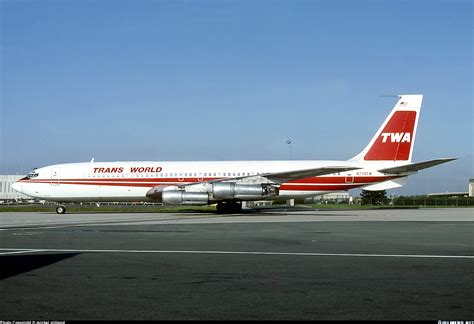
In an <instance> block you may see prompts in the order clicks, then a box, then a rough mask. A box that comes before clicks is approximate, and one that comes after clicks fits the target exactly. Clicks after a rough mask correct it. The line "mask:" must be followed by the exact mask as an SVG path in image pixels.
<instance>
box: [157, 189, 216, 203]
mask: <svg viewBox="0 0 474 324" xmlns="http://www.w3.org/2000/svg"><path fill="white" fill-rule="evenodd" d="M161 201H162V203H163V204H165V205H207V204H208V203H209V195H208V194H207V192H186V191H182V190H166V191H162V193H161Z"/></svg>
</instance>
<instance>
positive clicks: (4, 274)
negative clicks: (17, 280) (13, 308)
mask: <svg viewBox="0 0 474 324" xmlns="http://www.w3.org/2000/svg"><path fill="white" fill-rule="evenodd" d="M78 254H80V253H54V254H24V255H3V256H0V280H3V279H5V278H8V277H13V276H16V275H18V274H21V273H25V272H28V271H32V270H35V269H39V268H42V267H46V266H48V265H51V264H53V263H56V262H59V261H62V260H65V259H68V258H72V257H74V256H76V255H78Z"/></svg>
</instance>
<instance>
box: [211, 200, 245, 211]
mask: <svg viewBox="0 0 474 324" xmlns="http://www.w3.org/2000/svg"><path fill="white" fill-rule="evenodd" d="M216 209H217V212H218V213H240V212H242V203H240V202H238V201H232V200H228V201H227V200H224V201H219V202H218V203H217V206H216Z"/></svg>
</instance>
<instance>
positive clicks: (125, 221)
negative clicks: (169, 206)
mask: <svg viewBox="0 0 474 324" xmlns="http://www.w3.org/2000/svg"><path fill="white" fill-rule="evenodd" d="M209 218H216V216H214V215H210V216H208V217H187V218H156V217H155V218H141V219H140V218H138V219H132V220H130V219H119V220H106V221H95V222H93V223H86V222H82V223H69V224H68V223H66V224H50V225H46V226H41V225H40V224H38V226H35V224H28V225H25V226H28V227H22V226H11V227H3V228H0V231H15V230H32V229H33V230H34V229H54V228H66V227H83V226H105V225H122V224H124V225H127V224H130V225H133V224H134V223H140V222H149V221H150V222H167V221H176V222H177V223H178V222H179V221H187V220H196V219H197V220H199V219H209ZM137 225H141V224H137ZM32 226H33V227H32Z"/></svg>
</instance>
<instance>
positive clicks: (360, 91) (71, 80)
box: [0, 0, 474, 194]
mask: <svg viewBox="0 0 474 324" xmlns="http://www.w3.org/2000/svg"><path fill="white" fill-rule="evenodd" d="M0 3H1V7H0V10H1V88H0V89H1V110H0V127H1V132H0V136H1V137H0V143H1V146H0V170H1V171H0V173H5V172H7V173H10V174H12V173H13V174H15V173H20V172H23V173H26V172H27V171H28V170H29V169H31V168H33V167H40V166H45V165H50V164H56V163H65V162H78V161H88V160H90V159H91V158H92V157H95V159H96V161H117V160H120V161H126V160H252V159H257V160H265V159H270V160H278V159H288V158H289V145H287V144H285V141H286V139H288V138H291V140H292V144H291V146H292V147H291V149H292V158H293V159H305V160H307V159H348V158H350V157H352V156H353V155H355V154H357V153H358V152H359V151H360V150H362V149H363V148H364V147H365V145H366V144H367V142H368V141H369V140H370V138H371V137H372V136H373V134H374V132H375V131H376V130H377V128H378V127H379V126H380V124H381V123H382V121H383V120H384V118H385V116H386V115H387V114H388V112H389V111H390V109H391V108H392V107H393V105H394V103H395V100H396V98H390V97H382V96H383V95H391V94H401V93H422V94H424V96H425V97H424V102H423V107H422V114H421V118H420V122H419V128H418V134H417V139H416V144H415V152H414V160H415V161H421V160H425V159H431V158H436V157H451V156H454V157H459V158H460V159H459V160H458V161H455V162H451V163H449V164H446V165H442V166H439V167H435V168H433V169H430V170H426V171H423V172H421V173H420V174H419V175H416V176H413V177H411V178H410V179H409V183H408V185H406V186H405V187H404V188H403V189H399V190H396V191H391V192H390V193H392V192H393V193H395V194H411V193H426V191H427V190H428V191H429V192H439V191H467V183H468V179H469V178H473V177H474V165H473V152H474V146H473V138H474V132H473V123H474V115H473V104H472V93H473V83H472V75H473V67H472V59H473V58H472V54H473V53H472V41H473V35H472V27H473V26H472V20H473V19H472V18H473V17H472V16H473V7H472V3H471V1H459V0H458V1H417V0H415V1H388V0H387V1H230V0H229V1H217V0H216V1H144V0H141V1H140V0H139V1H107V0H102V1H95V0H94V1H92V0H80V1H79V0H71V1H60V0H56V1H50V0H42V1H28V0H23V1H16V0H3V1H1V2H0Z"/></svg>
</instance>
